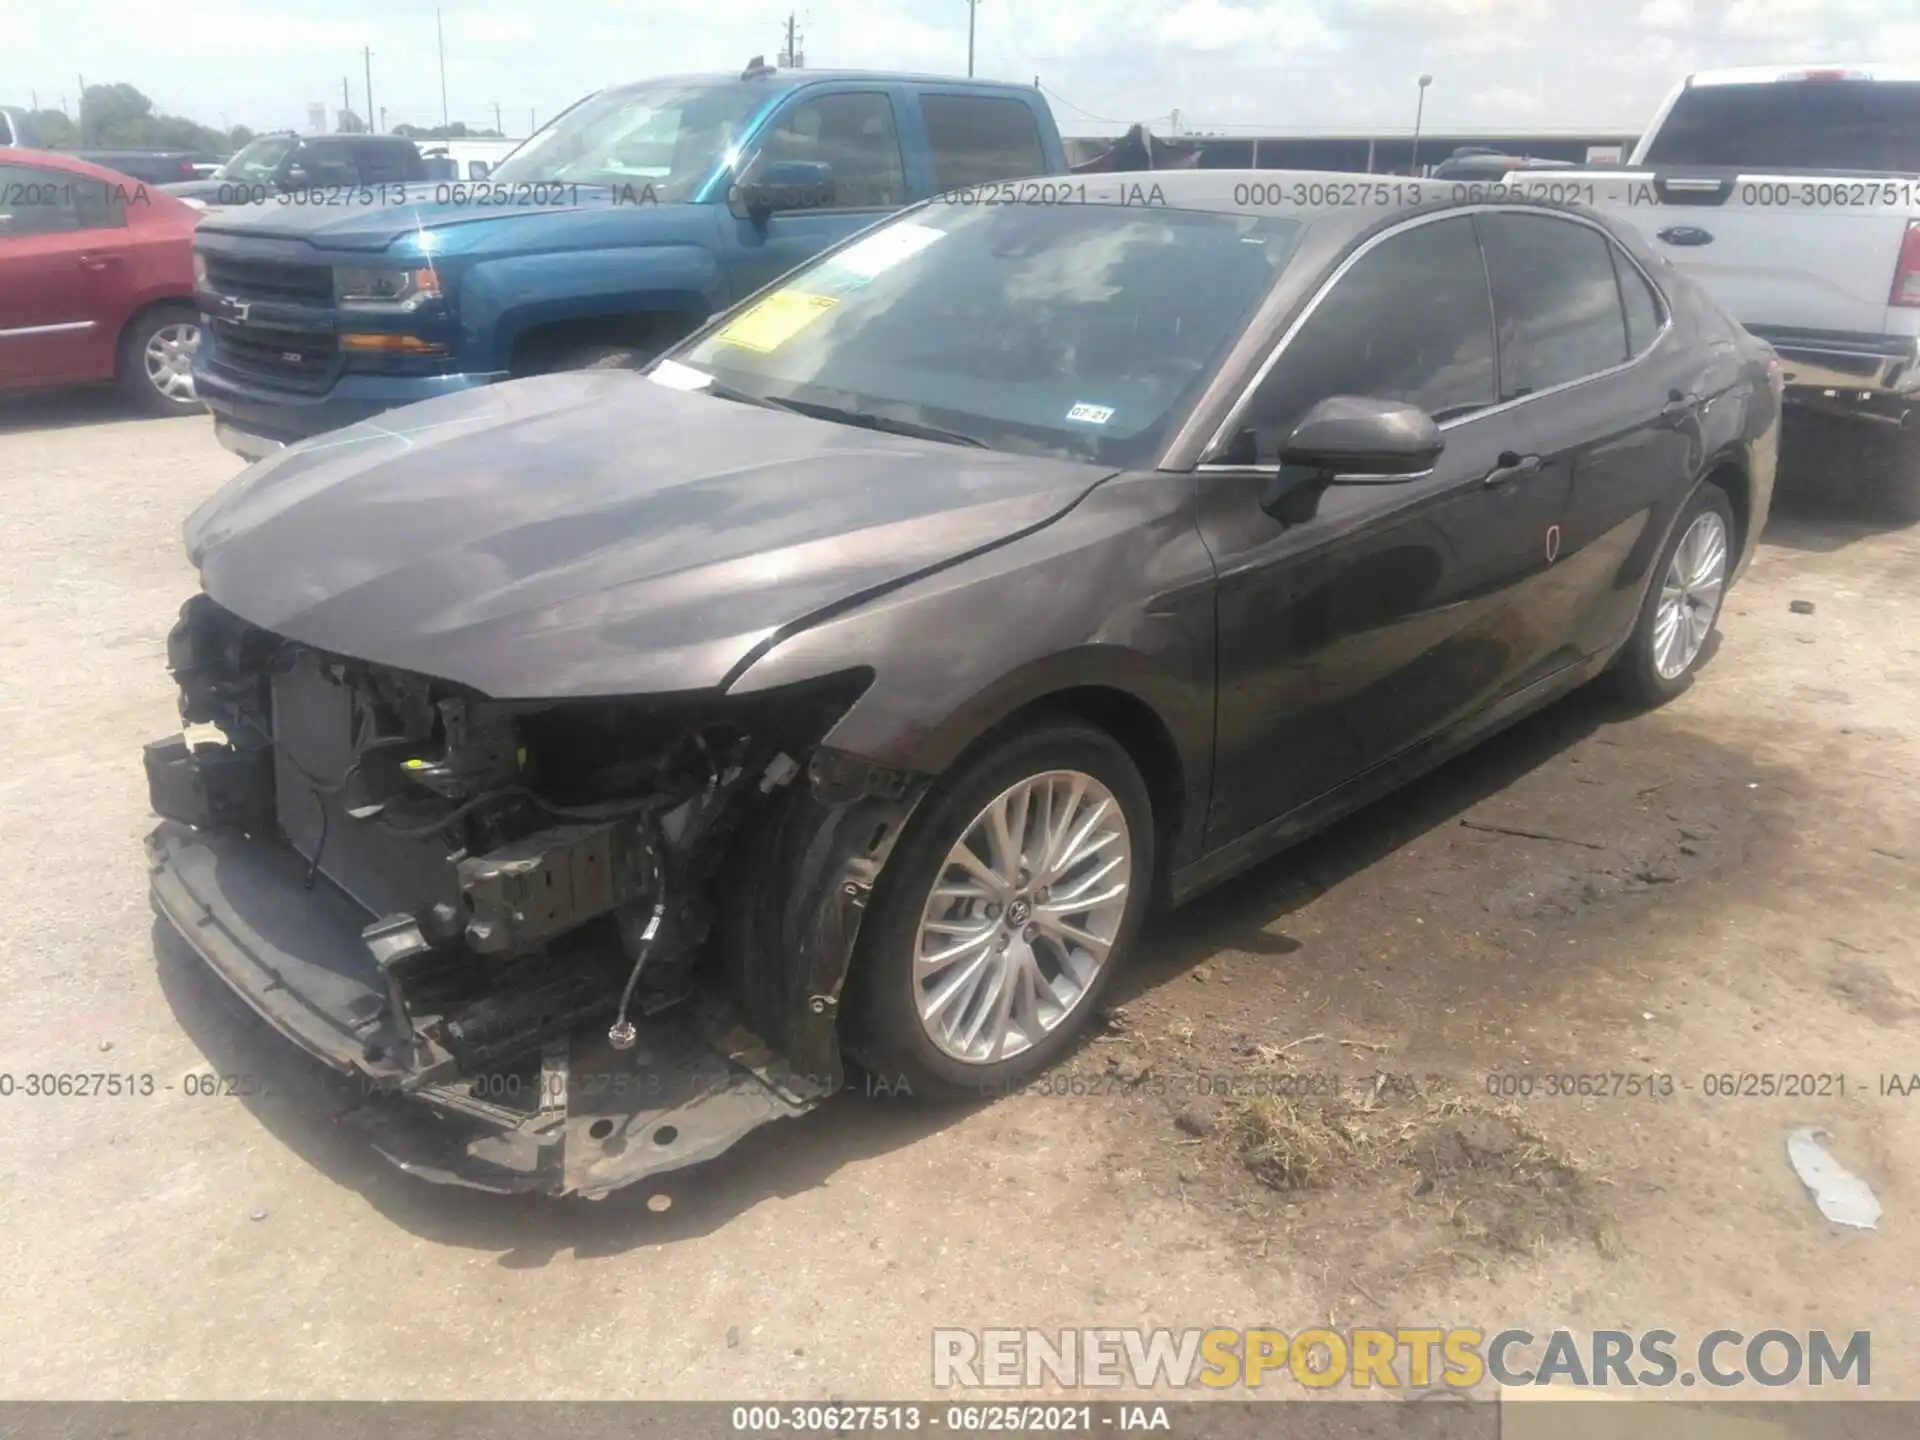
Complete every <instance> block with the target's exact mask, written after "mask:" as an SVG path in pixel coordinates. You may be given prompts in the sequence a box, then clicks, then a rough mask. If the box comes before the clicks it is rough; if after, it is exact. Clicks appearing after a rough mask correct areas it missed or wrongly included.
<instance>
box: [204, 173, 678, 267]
mask: <svg viewBox="0 0 1920 1440" xmlns="http://www.w3.org/2000/svg"><path fill="white" fill-rule="evenodd" d="M183 188H184V187H183ZM227 188H228V189H229V190H231V191H236V192H244V187H239V186H229V187H227ZM218 191H219V186H218V184H214V186H213V192H211V193H209V194H206V195H201V196H197V197H196V198H198V199H201V200H204V201H205V202H206V203H207V204H209V205H212V204H215V203H216V201H217V199H218ZM233 198H235V199H240V198H243V193H237V194H236V195H235V196H234V197H233ZM681 208H684V207H681V206H678V205H668V204H665V203H663V202H661V201H659V200H658V199H656V198H654V193H653V191H651V190H650V189H647V188H645V187H644V186H640V185H637V184H636V185H634V186H629V187H627V188H625V189H623V190H615V189H613V188H611V187H609V186H605V185H573V184H566V185H558V184H555V185H524V184H522V185H510V184H507V183H505V182H502V183H500V184H498V185H495V184H492V183H491V182H488V181H483V180H475V181H452V180H448V181H439V182H431V181H428V182H413V183H409V184H406V185H401V184H400V183H399V182H397V181H389V182H387V183H385V184H377V185H365V186H351V185H347V186H339V187H319V188H316V189H314V190H310V191H303V192H301V194H300V197H299V203H298V204H293V203H287V202H285V201H283V200H281V198H280V197H278V196H273V195H270V196H269V197H268V199H267V202H266V203H265V204H238V205H234V206H232V207H230V208H229V207H222V208H220V209H218V210H217V211H216V212H215V214H214V216H212V217H211V218H209V219H208V220H207V221H205V222H204V223H203V225H202V228H203V229H205V230H209V231H212V232H214V233H216V234H230V235H245V236H270V237H272V238H274V239H284V240H304V241H306V242H308V243H309V244H312V245H318V246H323V247H325V248H328V249H338V250H385V249H386V248H387V247H388V246H389V245H391V244H392V243H393V242H394V241H396V240H398V239H400V238H401V237H403V236H408V235H417V234H419V233H420V232H422V231H426V230H446V229H448V228H450V227H455V226H462V225H478V224H482V223H496V222H500V221H505V220H526V221H534V220H539V219H542V218H545V219H548V220H551V218H552V217H554V216H556V215H567V214H577V213H579V212H581V211H602V210H607V211H618V212H620V213H621V214H623V215H632V214H635V213H645V214H649V215H653V214H658V213H660V212H662V211H671V210H676V209H681Z"/></svg>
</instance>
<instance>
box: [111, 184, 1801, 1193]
mask: <svg viewBox="0 0 1920 1440" xmlns="http://www.w3.org/2000/svg"><path fill="white" fill-rule="evenodd" d="M1327 179H1328V177H1313V176H1308V177H1302V176H1299V175H1288V174H1258V175H1250V174H1247V173H1238V174H1236V173H1233V172H1221V171H1196V172H1181V173H1170V174H1155V175H1153V176H1150V177H1122V176H1115V177H1111V178H1096V177H1087V178H1086V179H1085V180H1084V181H1083V180H1081V179H1078V178H1076V179H1074V180H1073V181H1071V182H1067V181H1058V180H1055V181H1047V182H1036V183H1035V184H1033V185H1029V186H1009V187H995V188H994V189H993V190H992V191H991V192H988V193H982V194H979V195H957V196H950V197H947V198H945V199H942V200H937V201H933V202H930V203H927V204H923V205H921V206H918V207H916V208H915V209H912V210H910V211H907V212H904V213H902V214H901V215H899V216H897V217H895V218H893V219H891V220H889V221H886V222H884V223H882V224H880V225H878V226H876V227H874V228H872V229H870V230H868V231H866V232H865V233H864V234H862V235H860V236H857V237H855V238H854V239H852V240H851V241H849V242H847V243H845V244H843V245H841V246H839V247H837V248H836V249H834V250H832V251H830V252H828V253H827V254H825V255H824V256H823V257H821V258H820V259H818V260H816V261H814V262H812V263H810V264H808V265H806V266H805V267H803V268H801V269H799V270H797V271H795V272H793V273H791V274H789V275H787V276H786V277H784V278H783V279H782V280H780V281H778V282H776V283H775V284H774V285H773V286H772V287H770V288H769V289H767V290H765V291H763V292H761V293H759V294H757V295H755V296H751V297H748V298H747V299H746V300H745V301H744V302H743V303H741V304H740V305H737V306H736V307H734V308H733V309H732V310H730V311H728V312H726V313H724V314H721V315H719V316H717V317H716V318H714V319H712V320H711V321H709V322H708V323H706V324H705V325H704V326H703V327H701V328H699V329H697V330H695V331H694V333H692V334H691V335H690V336H689V337H688V338H687V339H686V340H685V341H683V342H682V343H680V344H679V345H677V346H676V347H675V348H674V349H673V350H672V351H671V352H669V353H668V354H666V355H665V356H662V357H660V358H659V359H657V360H656V361H654V362H653V363H652V365H651V367H650V368H649V369H647V370H646V371H644V372H639V373H636V372H634V371H624V372H621V371H591V372H577V373H570V374H562V375H553V376H547V377H543V378H537V379H529V380H523V381H518V382H514V383H510V384H504V385H500V386H496V387H493V388H490V389H486V390H480V391H474V392H469V393H465V394H462V395H458V396H449V397H446V398H443V399H437V400H432V401H429V402H426V403H424V404H420V405H416V406H413V407H411V408H409V409H406V410H402V411H398V412H394V413H392V414H389V415H386V416H383V417H382V418H381V419H380V420H379V421H378V422H377V423H369V424H366V425H362V426H359V427H356V428H354V429H349V430H346V431H342V432H337V433H335V434H332V435H329V436H325V437H321V438H318V439H316V440H312V441H309V442H307V443H305V444H302V445H298V446H295V447H292V448H291V449H288V450H286V451H285V452H283V453H280V454H276V455H275V456H273V457H272V458H270V459H267V460H265V461H263V462H261V463H259V464H257V465H255V466H253V467H252V468H251V469H249V470H247V471H246V472H244V473H243V474H241V475H240V476H239V477H237V478H236V479H235V480H234V481H233V482H232V483H231V484H229V485H228V486H227V488H226V489H224V490H223V491H221V492H220V493H219V494H217V495H215V496H214V497H213V498H212V499H211V500H209V501H208V502H207V503H206V504H205V505H204V506H203V507H202V508H201V509H200V510H199V511H198V512H197V513H196V514H194V515H193V516H192V518H191V519H190V520H189V521H188V524H187V532H186V540H187V548H188V551H189V554H190V557H191V559H192V561H193V563H194V565H195V566H196V567H197V569H198V571H199V575H200V580H201V587H202V591H203V593H200V594H197V595H195V596H193V597H192V598H191V599H190V600H189V601H188V602H187V604H186V605H185V606H184V608H183V610H182V613H181V618H180V621H179V623H178V625H177V626H176V627H175V629H174V632H173V635H172V637H171V641H170V644H169V653H168V660H169V664H170V667H171V670H172V673H173V676H174V678H175V680H176V681H177V682H178V685H179V690H180V708H181V714H182V717H183V721H184V727H183V729H182V731H181V732H180V733H179V734H177V735H173V736H169V737H167V738H164V739H162V740H158V741H155V742H154V743H153V744H151V745H149V746H148V747H147V751H146V757H145V763H146V770H147V775H148V780H149V786H150V790H151V794H152V801H153V807H154V809H155V811H156V812H157V813H158V814H159V816H160V817H161V823H160V824H159V826H158V828H157V829H156V830H155V831H154V832H153V835H152V837H151V838H150V840H149V842H148V845H149V857H150V861H151V867H152V887H153V896H154V901H155V904H156V905H157V907H158V909H159V910H160V911H161V913H162V914H163V915H165V916H166V917H168V918H169V919H171V921H172V922H173V924H174V925H175V926H176V927H177V928H178V930H179V932H180V934H181V935H182V936H184V937H185V940H186V941H187V943H188V944H189V945H190V946H191V947H192V949H193V950H194V951H196V952H197V953H198V955H199V956H200V957H201V959H203V960H204V961H205V962H206V964H207V965H209V966H210V967H211V968H212V969H213V970H214V971H215V972H217V973H218V974H219V976H220V977H221V978H222V979H224V980H225V982H226V983H227V984H228V985H230V986H231V987H232V988H233V989H234V990H235V991H237V992H238V993H239V994H240V995H241V996H242V997H244V999H245V1000H246V1001H247V1002H248V1003H250V1004H251V1005H252V1006H253V1007H254V1009H256V1010H257V1011H258V1012H259V1013H260V1014H261V1015H263V1016H264V1017H265V1018H266V1019H267V1020H268V1021H270V1022H271V1023H272V1024H273V1025H274V1026H276V1027H277V1028H278V1029H279V1030H280V1031H281V1032H282V1033H283V1034H284V1035H285V1036H286V1037H287V1039H288V1040H289V1041H291V1042H293V1043H294V1044H296V1045H298V1046H300V1047H302V1048H304V1049H305V1050H306V1051H308V1052H310V1053H311V1054H312V1055H315V1056H318V1057H319V1058H320V1059H322V1060H324V1061H325V1062H327V1063H328V1064H330V1065H331V1066H333V1067H335V1068H336V1069H337V1070H339V1071H342V1072H345V1073H347V1074H348V1075H350V1076H353V1077H355V1080H356V1083H357V1085H358V1087H359V1089H360V1091H361V1092H362V1093H363V1096H364V1101H365V1103H364V1104H362V1105H361V1106H360V1107H359V1109H358V1110H357V1111H356V1120H357V1122H358V1123H360V1124H361V1125H363V1126H364V1128H365V1130H366V1133H367V1135H368V1136H369V1138H370V1142H371V1143H372V1144H374V1145H375V1146H377V1147H378V1148H379V1149H380V1150H381V1151H382V1152H383V1153H385V1154H386V1155H387V1156H388V1157H389V1158H391V1159H392V1160H394V1161H395V1162H396V1163H398V1164H400V1165H402V1166H403V1167H405V1168H407V1169H409V1170H411V1171H413V1172H414V1173H416V1174H419V1175H423V1176H426V1177H428V1178H432V1179H436V1180H443V1181H454V1182H460V1183H465V1184H469V1185H476V1186H481V1187H484V1188H493V1189H498V1190H516V1189H529V1190H538V1191H544V1192H548V1193H556V1194H557V1193H567V1192H579V1193H584V1194H589V1195H591V1194H600V1193H604V1192H606V1191H608V1190H610V1189H612V1188H614V1187H616V1186H619V1185H622V1184H626V1183H629V1182H631V1181H634V1180H637V1179H640V1178H642V1177H644V1176H648V1175H651V1174H655V1173H657V1172H661V1171H665V1170H671V1169H674V1168H676V1167H680V1166H685V1165H688V1164H691V1163H694V1162H696V1161H699V1160H702V1159H704V1158H706V1157H708V1156H711V1155H714V1154H716V1153H718V1152H719V1151H721V1150H723V1149H725V1148H726V1147H727V1146H728V1145H730V1144H732V1143H733V1142H734V1141H736V1140H737V1139H738V1138H739V1137H740V1136H741V1135H743V1134H745V1133H747V1132H748V1131H749V1130H751V1129H753V1128H754V1127H755V1126H758V1125H760V1124H762V1123H764V1122H767V1121H769V1120H773V1119H777V1118H780V1117H782V1116H790V1115H795V1114H798V1113H800V1112H802V1111H805V1110H807V1109H809V1108H811V1107H812V1106H814V1105H816V1104H818V1103H819V1102H820V1101H821V1100H822V1099H823V1098H824V1097H825V1096H827V1095H829V1094H830V1093H832V1092H833V1091H834V1090H836V1089H838V1088H840V1087H841V1086H842V1085H843V1084H844V1083H845V1076H846V1074H847V1073H848V1071H847V1065H848V1062H849V1061H852V1062H855V1063H857V1065H858V1066H860V1067H861V1068H863V1069H864V1070H865V1071H866V1072H867V1074H868V1075H869V1076H870V1077H871V1078H872V1080H873V1081H875V1082H877V1083H879V1084H883V1085H885V1087H886V1088H887V1089H888V1090H889V1091H890V1092H891V1093H896V1094H899V1093H911V1094H913V1095H915V1096H921V1097H941V1096H947V1097H952V1096H964V1095H979V1094H982V1093H985V1094H991V1093H994V1092H996V1091H998V1090H1001V1089H1004V1088H1005V1087H1008V1086H1010V1085H1014V1084H1017V1083H1019V1082H1021V1081H1023V1080H1024V1079H1026V1078H1027V1077H1030V1076H1032V1075H1033V1074H1035V1073H1036V1072H1037V1071H1039V1070H1041V1069H1043V1068H1044V1067H1046V1066H1048V1065H1050V1064H1051V1063H1053V1062H1054V1061H1055V1060H1056V1059H1058V1058H1059V1057H1060V1056H1061V1055H1062V1053H1063V1052H1064V1051H1065V1050H1066V1049H1067V1048H1068V1047H1069V1046H1071V1045H1072V1044H1073V1043H1074V1040H1075V1037H1076V1035H1077V1034H1079V1033H1080V1032H1081V1031H1082V1030H1083V1029H1084V1028H1085V1027H1086V1025H1087V1023H1088V1021H1089V1019H1090V1018H1091V1017H1092V1016H1093V1014H1094V1013H1095V1011H1096V1009H1097V1008H1098V1006H1099V1004H1100V1000H1101V995H1102V992H1103V991H1104V990H1105V989H1106V988H1107V987H1108V986H1109V985H1110V984H1111V983H1112V981H1113V978H1114V976H1115V974H1116V972H1117V971H1119V970H1120V969H1121V967H1123V966H1125V965H1126V964H1127V963H1128V961H1129V959H1130V958H1131V952H1132V951H1133V950H1134V948H1135V945H1136V936H1137V934H1138V932H1139V927H1140V922H1141V918H1142V916H1143V915H1144V914H1145V913H1147V911H1148V910H1149V908H1150V907H1151V906H1154V905H1156V904H1161V903H1171V904H1178V903H1180V902H1183V901H1185V900H1187V899H1189V898H1190V897H1192V896H1194V895H1196V894H1197V893H1199V892H1200V891H1202V890H1204V889H1205V888H1206V887H1207V886H1209V885H1211V884H1213V883H1214V882H1216V881H1219V880H1221V879H1223V878H1225V877H1226V876H1228V875H1231V874H1233V873H1234V872H1236V871H1239V870H1241V869H1243V868H1245V867H1247V866H1249V865H1252V864H1255V863H1256V862H1258V861H1260V860H1261V859H1263V858H1264V857H1266V856H1268V855H1270V854H1272V853H1273V852H1275V851H1276V850H1279V849H1280V848H1282V847H1284V846H1286V845H1289V844H1291V843H1294V842H1298V841H1300V840H1302V839H1303V838H1304V837H1306V836H1308V835H1309V834H1311V833H1312V832H1313V831H1314V830H1316V829H1317V828H1319V827H1321V826H1323V825H1325V824H1326V823H1327V822H1328V821H1330V820H1332V819H1334V818H1336V817H1337V816H1339V815H1341V814H1343V813H1345V812H1347V811H1350V810H1352V809H1354V808H1355V807H1356V806H1359V805H1361V804H1364V803H1365V802H1367V801H1368V800H1370V799H1372V798H1374V797H1376V796H1379V795H1381V794H1383V793H1385V792H1386V791H1388V790H1391V789H1392V788H1393V787H1395V786H1396V785H1399V784H1401V783H1402V782H1404V781H1405V780H1407V779H1408V778H1409V777H1411V776H1413V775H1416V774H1418V773H1419V772H1421V771H1424V770H1426V769H1428V768H1430V767H1432V766H1434V765H1435V764H1437V763H1439V762H1440V761H1442V760H1444V759H1445V758H1447V757H1448V756H1450V755H1453V754H1455V753H1457V752H1459V751H1460V750H1462V749H1463V748H1465V747H1467V746H1469V745H1472V744H1474V743H1475V742H1477V741H1479V740H1481V739H1483V738H1485V737H1486V736H1488V735H1490V734H1492V733H1494V732H1495V731H1497V730H1499V729H1500V728H1501V727H1503V726H1505V725H1508V724H1510V723H1511V722H1512V721H1514V720H1515V719H1516V718H1517V717H1519V716H1522V715H1524V714H1526V713H1527V712H1529V711H1531V710H1534V709H1536V708H1537V707H1539V706H1541V705H1544V704H1546V703H1547V702H1549V701H1551V700H1553V699H1554V698H1555V697H1557V696H1561V695H1565V694H1566V693H1567V692H1568V691H1570V690H1572V689H1574V688H1575V687H1576V686H1579V685H1582V684H1585V683H1586V682H1587V681H1589V680H1592V679H1594V678H1596V677H1599V676H1602V675H1603V674H1605V675H1606V676H1607V677H1608V678H1609V680H1610V681H1611V682H1612V683H1616V684H1618V685H1620V686H1622V687H1624V688H1625V689H1627V690H1629V691H1631V692H1633V693H1634V694H1636V695H1637V696H1639V697H1640V698H1641V699H1642V700H1643V701H1645V702H1648V703H1658V702H1660V701H1663V700H1666V699H1668V698H1669V697H1671V696H1673V695H1675V694H1677V693H1678V692H1679V691H1681V690H1682V689H1684V688H1685V687H1686V686H1688V685H1689V684H1690V683H1692V682H1693V680H1694V678H1695V673H1696V671H1697V670H1698V668H1699V667H1700V666H1701V664H1702V662H1703V659H1704V658H1705V657H1707V656H1708V655H1710V654H1711V653H1712V650H1713V647H1712V646H1711V645H1710V644H1709V640H1710V638H1711V636H1712V635H1713V632H1714V628H1715V624H1716V621H1717V620H1718V618H1719V615H1720V612H1721V606H1722V603H1723V601H1724V599H1725V596H1726V592H1727V588H1728V587H1729V586H1730V585H1731V584H1733V583H1734V582H1735V581H1736V580H1737V579H1738V578H1739V577H1740V575H1741V572H1742V570H1743V569H1744V567H1745V566H1746V565H1747V563H1748V561H1749V560H1750V558H1751V556H1752V554H1753V550H1754V545H1755V540H1756V537H1757V536H1758V534H1759V532H1760V529H1761V527H1762V524H1763V523H1764V521H1765V518H1766V514H1767V508H1768V502H1769V498H1770V496H1771V492H1772V487H1773V478H1774V468H1775V454H1776V427H1777V422H1778V416H1779V409H1780V377H1779V372H1778V368H1777V363H1776V361H1775V360H1774V357H1773V355H1772V353H1771V351H1770V350H1769V349H1768V348H1767V347H1766V346H1764V345H1763V344H1761V343H1760V342H1758V341H1756V340H1754V339H1752V338H1751V337H1749V336H1748V335H1747V334H1746V333H1745V332H1743V331H1742V330H1741V329H1740V328H1739V327H1738V326H1737V325H1736V324H1735V323H1733V322H1732V321H1730V320H1729V319H1728V318H1727V317H1726V316H1725V315H1724V314H1723V313H1722V312H1721V311H1719V310H1718V309H1716V308H1715V307H1714V305H1713V304H1712V302H1711V301H1709V300H1708V299H1707V298H1706V297H1705V296H1704V295H1703V294H1702V293H1701V292H1700V291H1699V290H1698V289H1696V288H1695V287H1694V286H1693V285H1691V284H1689V283H1688V282H1687V281H1686V280H1685V279H1683V278H1682V277H1681V276H1680V275H1679V274H1677V273H1676V272H1675V271H1674V270H1673V269H1672V267H1671V266H1669V265H1668V264H1666V263H1665V262H1664V261H1662V260H1660V259H1659V258H1658V257H1656V256H1654V255H1652V254H1650V253H1649V252H1648V251H1647V250H1646V249H1645V248H1644V247H1643V246H1642V245H1641V244H1640V242H1639V241H1638V240H1637V239H1635V237H1634V236H1633V235H1632V234H1631V233H1629V232H1627V231H1624V230H1621V229H1616V228H1614V227H1612V226H1610V225H1608V224H1607V223H1606V222H1605V221H1602V220H1600V219H1598V218H1596V217H1595V216H1594V215H1592V214H1590V213H1587V212H1584V211H1582V210H1578V209H1572V208H1566V207H1564V206H1558V205H1549V204H1539V203H1530V202H1526V201H1523V200H1501V201H1491V202H1482V203H1462V202H1457V201H1455V200H1452V199H1449V198H1438V199H1436V198H1435V195H1434V192H1435V189H1436V187H1434V186H1432V185H1430V184H1429V185H1426V186H1424V187H1423V186H1422V185H1420V184H1419V183H1416V182H1393V183H1382V184H1371V183H1369V184H1366V185H1356V184H1354V183H1351V177H1349V183H1345V184H1341V185H1331V184H1328V183H1326V181H1327ZM1148 182H1150V183H1148ZM1439 188H1441V189H1446V188H1448V187H1439ZM1423 190H1424V193H1423Z"/></svg>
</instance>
